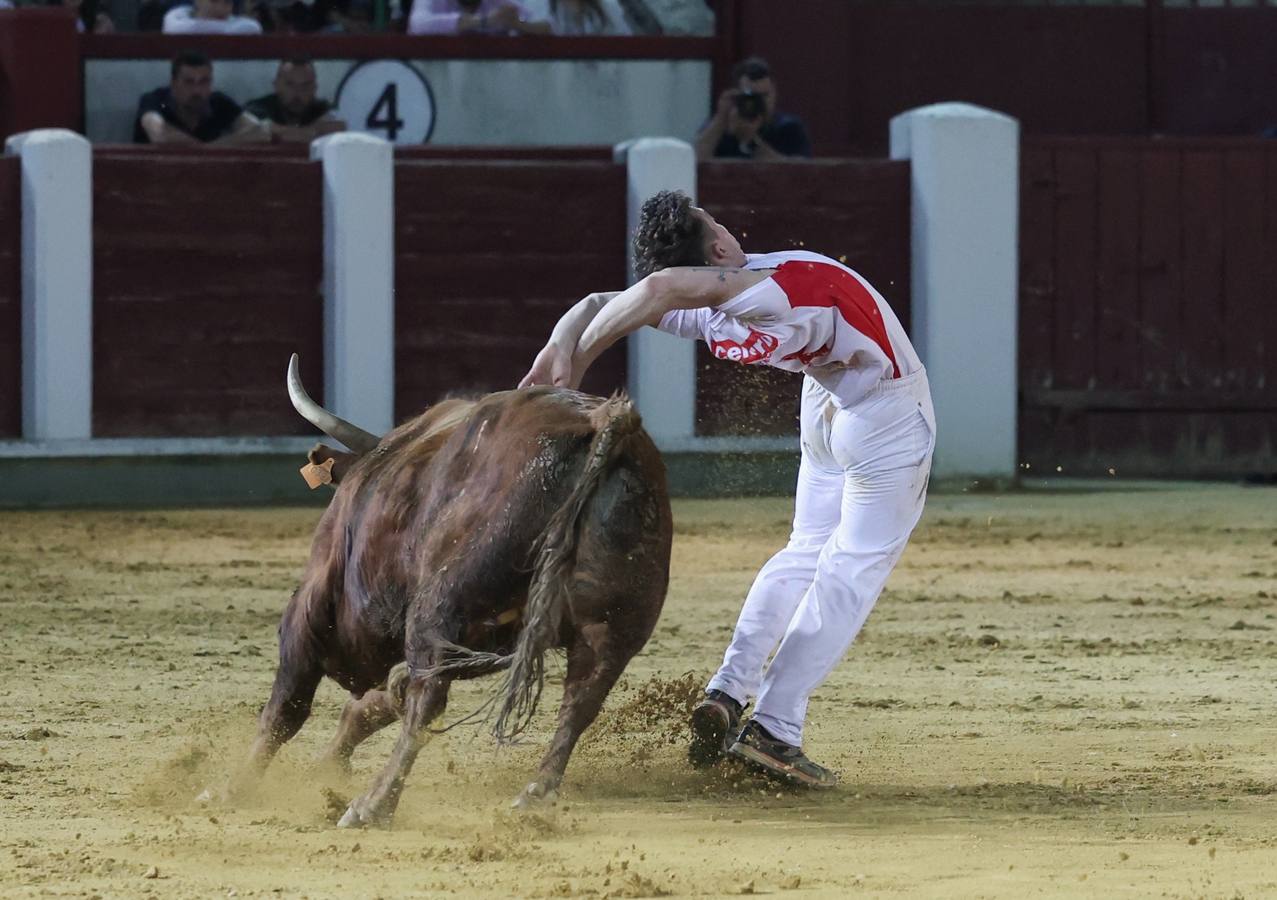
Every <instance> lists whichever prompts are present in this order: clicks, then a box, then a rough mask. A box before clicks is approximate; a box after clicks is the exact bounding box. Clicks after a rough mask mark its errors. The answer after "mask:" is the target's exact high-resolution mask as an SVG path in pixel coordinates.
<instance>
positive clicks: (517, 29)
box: [408, 0, 550, 34]
mask: <svg viewBox="0 0 1277 900" xmlns="http://www.w3.org/2000/svg"><path fill="white" fill-rule="evenodd" d="M408 33H409V34H549V33H550V23H549V22H547V21H545V20H544V19H532V18H531V17H529V15H528V11H527V9H525V8H524V6H523V4H522V3H518V2H515V0H415V2H414V3H413V4H412V12H411V13H410V14H409V16H408Z"/></svg>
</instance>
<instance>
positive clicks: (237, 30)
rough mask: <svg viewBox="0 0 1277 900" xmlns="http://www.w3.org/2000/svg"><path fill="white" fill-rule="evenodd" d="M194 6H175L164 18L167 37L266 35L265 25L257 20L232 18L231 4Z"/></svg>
mask: <svg viewBox="0 0 1277 900" xmlns="http://www.w3.org/2000/svg"><path fill="white" fill-rule="evenodd" d="M194 2H195V5H194V6H175V7H173V8H172V9H170V10H169V11H168V12H167V13H165V14H164V28H163V29H162V30H163V31H164V33H165V34H261V33H262V25H261V23H260V22H258V21H257V20H256V19H250V18H249V17H248V16H236V15H232V14H231V6H232V3H231V0H194Z"/></svg>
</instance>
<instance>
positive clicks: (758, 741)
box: [727, 720, 838, 788]
mask: <svg viewBox="0 0 1277 900" xmlns="http://www.w3.org/2000/svg"><path fill="white" fill-rule="evenodd" d="M727 752H728V753H730V754H731V755H732V756H735V757H737V758H738V759H743V760H745V761H746V762H748V763H751V764H752V765H754V766H755V767H756V768H760V769H763V770H765V771H766V772H768V773H769V774H771V775H779V776H780V777H782V778H785V779H787V780H789V781H791V782H793V783H794V784H801V785H806V786H807V787H814V788H831V787H833V786H834V785H836V784H837V783H838V776H837V775H836V774H834V772H832V771H831V770H829V769H826V768H825V767H824V766H822V765H819V764H817V763H814V762H812V761H811V760H810V759H808V758H807V757H806V756H804V755H803V750H802V748H801V747H795V746H794V745H793V744H786V743H785V742H784V741H782V740H779V739H778V738H775V737H773V736H772V735H771V733H770V732H768V731H767V729H766V728H764V727H763V726H762V725H760V724H758V723H757V722H754V721H752V720H751V721H750V722H748V723H747V724H746V725H745V727H744V728H742V729H741V730H740V734H739V735H737V737H736V741H735V743H733V744H732V745H731V746H730V747H729V748H728V750H727Z"/></svg>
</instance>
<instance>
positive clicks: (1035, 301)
mask: <svg viewBox="0 0 1277 900" xmlns="http://www.w3.org/2000/svg"><path fill="white" fill-rule="evenodd" d="M1021 160H1022V175H1021V244H1020V254H1021V285H1020V287H1021V309H1020V360H1021V364H1020V389H1021V395H1022V396H1021V411H1022V416H1021V434H1020V445H1021V457H1022V459H1023V461H1024V462H1025V463H1028V464H1029V466H1030V467H1031V468H1030V471H1040V470H1043V469H1045V470H1047V471H1055V469H1056V467H1057V466H1061V467H1063V469H1064V471H1065V472H1069V473H1074V474H1078V473H1091V474H1103V473H1104V472H1106V471H1107V470H1108V469H1109V468H1114V469H1116V470H1118V471H1119V472H1122V473H1124V474H1159V475H1168V474H1177V475H1195V474H1199V475H1220V474H1230V473H1239V472H1246V471H1261V470H1266V469H1270V468H1271V467H1272V465H1273V460H1274V458H1275V457H1274V449H1275V439H1277V435H1275V434H1274V429H1273V421H1274V418H1273V413H1274V412H1277V317H1274V316H1273V315H1272V314H1271V308H1272V305H1273V298H1274V291H1273V288H1272V284H1273V276H1274V275H1275V274H1277V272H1275V271H1274V269H1275V268H1277V263H1275V262H1274V260H1277V216H1275V215H1274V214H1273V213H1274V212H1277V144H1272V143H1269V142H1265V141H1261V140H1252V139H1214V140H1211V139H1197V140H1194V139H1174V140H1161V141H1150V140H1144V139H1120V138H1111V139H1103V138H1095V139H1046V138H1039V139H1028V140H1026V141H1025V142H1024V145H1023V147H1022V151H1021Z"/></svg>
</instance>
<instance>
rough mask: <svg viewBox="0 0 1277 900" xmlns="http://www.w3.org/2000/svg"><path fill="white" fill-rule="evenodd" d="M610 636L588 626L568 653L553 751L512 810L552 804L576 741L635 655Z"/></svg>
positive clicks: (603, 626) (600, 626) (600, 627)
mask: <svg viewBox="0 0 1277 900" xmlns="http://www.w3.org/2000/svg"><path fill="white" fill-rule="evenodd" d="M610 632H611V629H610V627H609V626H608V625H606V624H603V623H600V624H596V625H589V626H586V627H585V628H584V629H582V631H581V633H580V634H578V635H577V639H576V641H575V643H574V644H573V645H572V649H571V650H570V651H569V652H568V671H567V674H566V675H565V676H564V679H563V702H562V704H561V705H560V706H559V723H558V728H557V730H556V731H555V732H554V739H553V740H552V741H551V742H550V749H549V751H548V752H547V753H546V755H545V758H544V759H542V760H541V768H540V769H539V770H538V772H537V778H536V781H533V782H532V783H531V784H529V785H528V786H527V787H525V788H524V789H523V790H522V792H520V794H519V796H518V797H516V798H515V800H514V804H513V805H514V807H515V808H516V809H527V808H529V807H531V806H534V805H536V804H542V803H553V802H554V800H555V798H556V797H557V795H558V789H559V784H560V783H561V782H562V781H563V772H564V770H565V769H566V768H567V765H568V758H569V757H570V756H571V755H572V750H573V749H574V748H575V747H576V742H577V741H578V740H579V739H580V737H581V735H582V733H584V731H585V729H587V728H589V727H590V725H591V723H593V722H594V719H595V718H596V717H597V716H598V714H599V710H601V709H602V708H603V701H604V700H605V699H607V695H608V692H609V691H610V690H612V685H614V684H615V683H616V679H617V678H619V677H620V675H621V672H622V671H624V669H625V664H626V663H628V662H629V661H630V657H631V656H633V655H634V652H635V650H629V651H628V652H626V650H625V648H622V647H619V646H617V645H616V644H615V642H614V641H612V640H611V634H610Z"/></svg>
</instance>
